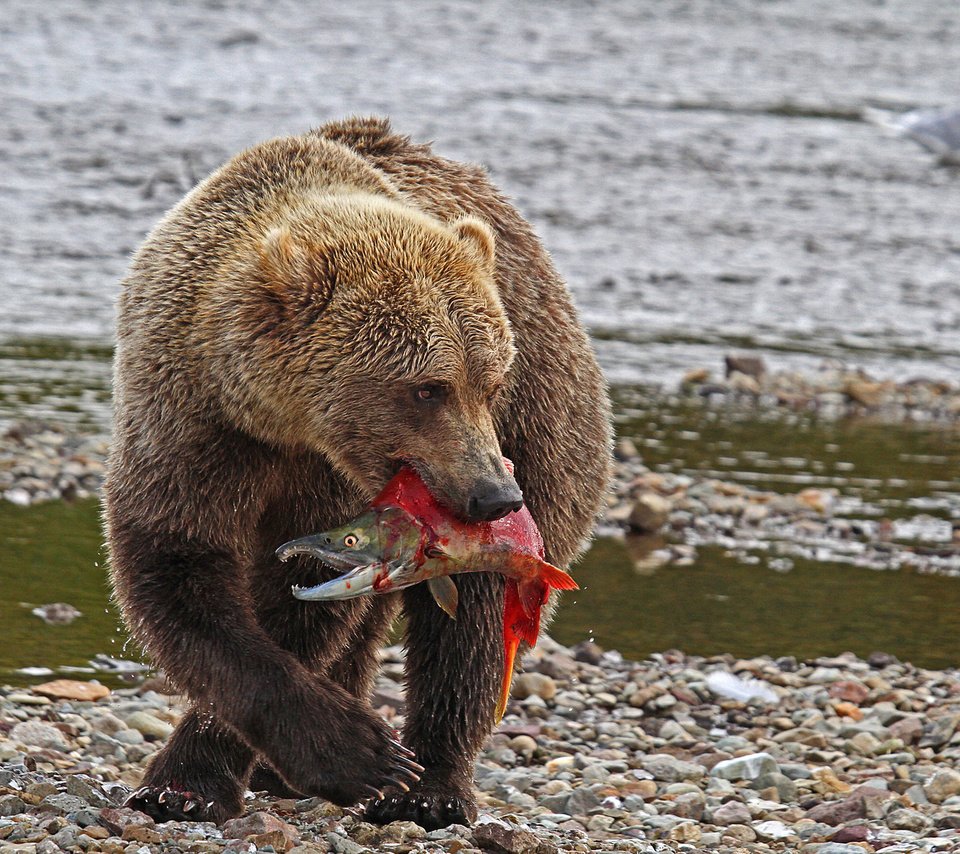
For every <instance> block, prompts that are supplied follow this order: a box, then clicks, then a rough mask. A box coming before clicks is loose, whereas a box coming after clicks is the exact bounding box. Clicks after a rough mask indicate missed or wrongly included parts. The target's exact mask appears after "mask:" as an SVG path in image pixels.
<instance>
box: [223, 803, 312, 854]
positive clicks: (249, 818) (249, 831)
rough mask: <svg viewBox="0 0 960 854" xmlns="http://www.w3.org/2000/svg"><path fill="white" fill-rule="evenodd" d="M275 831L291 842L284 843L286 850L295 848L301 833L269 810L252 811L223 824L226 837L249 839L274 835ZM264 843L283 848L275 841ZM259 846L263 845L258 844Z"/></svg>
mask: <svg viewBox="0 0 960 854" xmlns="http://www.w3.org/2000/svg"><path fill="white" fill-rule="evenodd" d="M274 833H277V834H279V835H280V836H281V837H282V838H283V839H285V840H286V842H289V845H286V843H284V844H285V845H286V847H284V848H282V850H284V851H287V850H289V849H290V848H293V847H294V846H295V845H296V844H297V843H298V842H299V841H300V833H299V832H298V831H297V829H296V828H295V827H294V826H293V825H292V824H287V823H286V822H285V821H283V820H281V819H279V818H277V817H276V816H275V815H271V814H270V813H268V812H262V811H260V812H254V813H250V815H245V816H242V817H241V818H235V819H232V820H230V821H228V822H226V824H224V825H223V837H224V839H248V838H249V837H262V836H265V835H271V836H272V834H274ZM264 845H273V846H274V848H276V849H277V850H281V849H280V848H277V845H276V844H275V843H274V842H273V841H270V842H264ZM257 847H262V846H260V845H258V846H257Z"/></svg>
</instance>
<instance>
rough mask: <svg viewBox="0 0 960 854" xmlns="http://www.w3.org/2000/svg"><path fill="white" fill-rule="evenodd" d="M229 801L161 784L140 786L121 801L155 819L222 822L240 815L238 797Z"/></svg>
mask: <svg viewBox="0 0 960 854" xmlns="http://www.w3.org/2000/svg"><path fill="white" fill-rule="evenodd" d="M235 800H236V802H235V803H232V804H227V803H223V802H221V801H218V800H216V799H213V800H208V799H206V798H205V797H204V796H203V795H201V794H200V793H198V792H184V791H180V790H179V789H169V788H165V787H162V786H143V787H141V788H139V789H137V790H136V791H135V792H133V793H132V794H131V795H130V796H129V797H128V798H127V799H126V801H124V803H123V805H124V806H125V807H130V809H134V810H139V811H140V812H142V813H146V814H147V815H148V816H150V818H152V819H153V820H154V821H156V822H158V823H159V822H164V821H212V822H214V823H216V824H222V823H223V822H224V821H226V820H227V819H228V818H233V817H234V816H238V815H240V813H241V812H242V811H243V802H242V801H241V800H240V799H239V798H237V799H235Z"/></svg>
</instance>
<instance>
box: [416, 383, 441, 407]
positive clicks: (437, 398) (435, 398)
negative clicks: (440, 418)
mask: <svg viewBox="0 0 960 854" xmlns="http://www.w3.org/2000/svg"><path fill="white" fill-rule="evenodd" d="M413 397H414V400H416V401H417V403H443V402H444V401H445V400H446V399H447V388H446V386H443V385H441V384H440V383H424V384H423V385H418V386H417V387H416V388H415V389H414V390H413Z"/></svg>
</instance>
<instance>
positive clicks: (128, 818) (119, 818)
mask: <svg viewBox="0 0 960 854" xmlns="http://www.w3.org/2000/svg"><path fill="white" fill-rule="evenodd" d="M99 816H100V817H99V819H98V821H99V823H100V824H102V825H103V826H104V827H105V828H106V829H107V830H109V831H110V833H112V834H113V835H114V836H122V835H123V831H124V829H125V828H127V827H153V826H154V824H155V823H154V820H153V819H152V818H150V816H148V815H147V814H146V813H142V812H140V811H139V810H132V809H130V807H104V808H103V809H102V810H100V813H99Z"/></svg>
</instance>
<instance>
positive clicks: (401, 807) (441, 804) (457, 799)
mask: <svg viewBox="0 0 960 854" xmlns="http://www.w3.org/2000/svg"><path fill="white" fill-rule="evenodd" d="M364 818H365V819H366V820H367V821H369V822H371V823H373V824H389V823H390V822H391V821H413V822H416V823H417V824H419V825H420V827H422V828H424V829H425V830H439V829H440V828H441V827H448V826H449V825H451V824H465V825H469V824H472V823H473V822H474V821H476V818H477V805H476V802H475V801H474V800H473V798H469V797H466V796H457V795H453V796H451V795H441V794H437V793H424V792H404V793H397V794H392V795H388V796H387V797H385V798H375V799H373V800H371V801H369V802H368V803H367V805H366V808H365V810H364Z"/></svg>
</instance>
